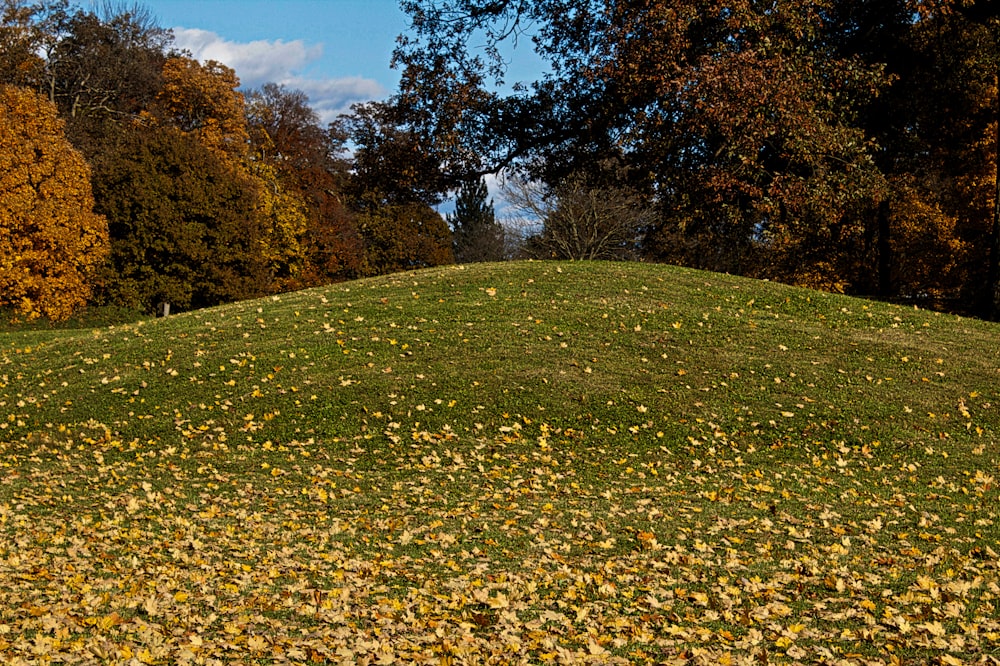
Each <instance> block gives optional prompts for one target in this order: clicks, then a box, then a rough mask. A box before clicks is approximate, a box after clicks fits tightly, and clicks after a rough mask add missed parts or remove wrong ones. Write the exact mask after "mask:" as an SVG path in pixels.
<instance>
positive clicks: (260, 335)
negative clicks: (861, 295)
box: [0, 263, 1000, 663]
mask: <svg viewBox="0 0 1000 666" xmlns="http://www.w3.org/2000/svg"><path fill="white" fill-rule="evenodd" d="M998 440H1000V327H998V326H996V325H995V324H989V323H984V322H978V321H974V320H968V319H962V318H958V317H954V316H949V315H943V314H938V313H933V312H927V311H921V310H916V309H912V308H905V307H898V306H891V305H886V304H880V303H870V302H866V301H861V300H855V299H850V298H845V297H840V296H835V295H829V294H822V293H817V292H812V291H806V290H801V289H794V288H789V287H786V286H781V285H776V284H769V283H761V282H753V281H748V280H743V279H739V278H733V277H728V276H722V275H715V274H707V273H701V272H696V271H690V270H683V269H678V268H672V267H665V266H654V265H642V264H580V263H574V264H567V263H514V264H500V265H478V266H468V267H448V268H442V269H434V270H428V271H421V272H416V273H408V274H401V275H393V276H386V277H381V278H376V279H370V280H364V281H359V282H354V283H348V284H341V285H334V286H331V287H327V288H323V289H314V290H309V291H304V292H299V293H295V294H288V295H283V296H280V297H273V298H269V299H265V300H260V301H251V302H244V303H239V304H234V305H230V306H225V307H221V308H215V309H211V310H205V311H199V312H192V313H188V314H183V315H179V316H176V317H171V318H167V319H160V320H150V321H141V322H136V323H134V324H126V325H120V326H114V327H108V328H101V329H89V330H58V331H54V330H35V331H21V332H7V333H0V442H2V443H0V465H2V469H0V475H2V476H0V478H2V484H0V536H2V537H3V538H2V539H0V578H2V579H4V580H8V581H11V582H10V583H9V584H8V585H6V587H5V588H4V589H3V590H2V591H0V658H2V659H3V660H4V661H5V662H7V663H16V662H15V660H16V659H18V658H20V659H23V660H26V661H28V662H30V661H32V660H34V659H40V658H42V657H43V656H45V655H48V656H52V655H64V656H65V655H71V654H75V655H81V654H82V655H88V654H89V655H90V657H87V658H88V659H91V660H93V661H98V662H106V663H129V662H130V660H132V659H138V660H139V662H141V663H178V662H181V663H183V662H191V663H209V662H207V661H205V660H207V659H213V658H214V659H222V660H224V661H229V660H233V659H237V658H238V659H240V660H242V661H243V662H244V663H286V662H289V661H290V662H299V663H302V662H308V661H310V660H312V661H317V660H318V661H323V660H328V661H330V662H336V661H337V660H338V659H342V660H344V661H346V662H353V661H358V660H361V661H363V660H364V659H365V658H370V659H371V661H372V662H377V661H378V660H379V659H382V660H383V661H384V662H385V663H389V662H390V661H391V660H392V659H396V660H403V661H412V660H418V659H424V658H427V659H433V660H438V659H441V658H445V659H446V660H447V659H448V658H453V659H454V660H455V661H456V663H465V662H470V663H505V662H521V661H525V662H531V663H545V662H550V661H563V662H565V661H574V660H576V661H594V662H600V663H606V662H608V661H615V660H618V661H622V662H633V663H646V662H649V663H661V662H664V661H667V662H669V661H671V660H678V661H679V662H680V663H685V660H690V659H695V660H698V659H704V660H707V661H708V662H712V663H725V662H726V661H727V660H729V661H730V662H731V663H741V662H743V661H747V660H754V659H756V660H761V659H770V660H772V661H777V662H781V661H787V662H795V661H801V662H817V663H832V662H834V661H836V660H838V659H840V660H847V662H846V663H862V662H863V661H865V662H872V663H896V662H894V661H893V660H894V659H896V660H901V661H902V662H904V663H906V662H913V663H927V662H929V661H930V660H932V659H939V660H943V661H942V663H951V662H948V661H947V660H948V659H956V660H958V661H972V662H975V661H977V660H980V659H984V658H985V657H986V655H988V654H993V653H996V652H997V651H998V650H1000V622H998V621H997V620H996V619H995V618H996V616H997V615H998V610H997V604H998V601H1000V600H998V595H1000V576H998V566H1000V565H998V561H997V560H998V555H997V551H1000V527H998V525H997V520H998V512H1000V508H998V500H1000V497H998V491H997V487H996V482H995V476H996V475H997V473H998V472H1000V469H998V466H1000V445H998V443H997V442H998ZM199 659H200V660H202V661H201V662H198V660H199Z"/></svg>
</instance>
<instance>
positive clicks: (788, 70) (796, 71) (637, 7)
mask: <svg viewBox="0 0 1000 666" xmlns="http://www.w3.org/2000/svg"><path fill="white" fill-rule="evenodd" d="M402 4H403V7H404V9H405V10H406V11H407V13H408V14H409V16H410V20H411V28H410V30H409V32H408V33H407V34H405V35H404V36H403V38H402V39H401V41H400V44H399V47H398V49H397V51H396V54H395V62H396V64H397V65H398V66H399V67H400V68H401V69H402V80H401V84H400V89H399V92H398V93H397V94H396V96H395V97H394V98H393V99H392V100H391V102H390V103H389V104H388V105H387V106H389V107H391V108H392V114H391V115H393V116H394V117H396V118H399V119H402V122H400V123H399V125H398V127H397V131H399V132H402V133H405V134H406V135H407V136H409V137H411V139H410V140H411V141H415V142H417V143H418V144H419V145H421V146H422V153H424V154H427V155H433V156H434V159H435V160H436V162H437V163H438V164H440V165H441V166H442V169H443V172H444V175H443V178H442V182H443V183H445V184H450V183H455V182H460V181H461V180H462V179H465V178H468V177H469V176H470V174H471V175H476V174H482V173H490V172H493V171H496V170H498V169H508V170H517V171H521V172H523V173H525V174H526V175H527V177H528V178H529V179H533V180H538V181H540V182H542V183H545V184H546V185H548V186H550V187H553V188H555V187H558V186H559V185H560V184H561V183H563V182H565V181H566V180H567V178H568V177H569V176H570V175H571V174H580V173H590V174H592V175H593V174H599V173H600V171H601V168H602V167H601V165H602V164H605V163H607V162H608V161H609V160H613V161H616V162H618V163H620V164H623V165H625V166H626V167H627V168H626V169H624V170H623V172H622V173H624V174H627V178H626V180H625V181H623V182H621V183H619V185H621V186H624V187H627V188H629V189H631V190H632V191H636V192H640V193H644V196H645V197H646V199H647V201H648V202H649V203H651V204H653V205H655V206H656V208H657V210H658V214H657V219H656V221H655V223H654V224H652V225H651V226H650V227H649V228H647V229H646V230H645V236H644V239H643V253H644V255H645V256H646V257H647V258H651V259H659V260H665V261H674V262H679V263H684V264H689V265H693V266H697V267H701V268H708V269H713V270H725V271H730V272H736V273H743V274H747V275H756V276H760V277H768V278H772V279H783V280H787V281H790V282H794V283H799V284H805V285H809V286H815V287H821V288H826V289H833V290H839V291H846V292H851V293H870V294H878V295H881V296H884V297H896V298H900V297H907V298H931V299H933V298H942V299H948V300H950V301H951V302H953V304H956V305H958V304H960V303H964V304H965V305H964V306H962V305H959V307H968V306H970V304H971V303H972V302H973V301H980V302H987V303H995V298H996V279H997V278H996V275H995V274H993V273H989V271H987V270H986V267H988V266H990V267H993V266H996V261H997V259H996V255H997V251H996V250H992V249H990V248H991V247H992V244H991V243H992V241H993V240H994V239H996V237H997V233H998V232H997V222H996V220H995V218H994V215H993V212H992V211H993V209H994V201H995V199H996V197H995V190H996V187H995V182H996V140H995V138H994V130H993V127H995V125H996V116H997V113H996V101H995V100H996V97H997V94H996V70H997V48H996V43H997V8H996V7H995V6H994V5H995V3H988V2H985V1H983V0H979V1H977V2H972V1H970V2H962V3H957V2H950V1H949V0H935V1H931V0H927V1H922V0H881V1H879V2H860V1H858V0H809V1H807V2H777V3H770V2H768V3H761V2H754V1H753V0H740V1H738V2H717V1H707V2H706V1H703V0H644V1H643V2H612V1H610V0H585V1H583V2H566V1H565V0H539V1H538V2H523V1H520V0H501V1H500V2H494V1H493V0H445V1H440V0H435V1H430V0H407V1H405V2H403V3H402ZM515 45H516V46H517V47H520V48H524V47H525V45H530V47H532V48H533V49H534V50H535V51H536V52H537V54H538V55H539V56H540V57H541V58H542V59H543V60H544V61H545V63H546V65H547V67H548V71H547V72H546V73H545V74H544V75H543V76H541V77H539V78H538V79H537V80H535V81H528V82H522V84H521V85H516V86H513V87H506V88H505V87H503V86H499V85H497V83H498V82H503V79H504V77H505V76H506V73H507V72H506V63H507V58H508V55H507V54H508V52H509V49H511V48H514V47H515ZM386 113H387V115H390V114H388V112H386ZM990 270H995V269H992V268H991V269H990ZM988 274H989V275H988ZM990 275H991V276H992V277H990ZM973 292H978V293H979V295H978V296H977V295H974V294H973ZM988 309H990V308H987V310H988Z"/></svg>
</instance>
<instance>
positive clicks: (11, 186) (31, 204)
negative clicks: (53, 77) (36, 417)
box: [0, 85, 108, 319]
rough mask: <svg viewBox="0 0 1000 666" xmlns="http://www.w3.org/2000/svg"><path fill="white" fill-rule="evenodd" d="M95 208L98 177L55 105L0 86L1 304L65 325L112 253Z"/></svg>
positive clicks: (32, 94) (24, 91) (21, 90)
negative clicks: (92, 177) (93, 188)
mask: <svg viewBox="0 0 1000 666" xmlns="http://www.w3.org/2000/svg"><path fill="white" fill-rule="evenodd" d="M93 208H94V198H93V194H92V192H91V187H90V170H89V168H88V166H87V163H86V162H85V161H84V159H83V157H82V156H81V155H80V153H78V152H77V151H76V150H75V149H73V147H72V146H71V145H70V143H69V141H68V140H67V139H66V137H65V134H64V125H63V122H62V121H61V120H60V119H59V118H58V116H57V112H56V108H55V106H54V105H53V104H52V103H50V102H49V101H48V100H46V99H45V98H43V97H41V96H40V95H38V94H37V93H35V92H33V91H31V90H28V89H25V88H19V87H16V86H9V85H7V86H0V305H6V306H13V307H14V309H15V311H16V312H18V313H19V314H20V315H23V316H25V317H28V318H36V317H39V316H46V317H49V318H51V319H65V318H66V317H68V316H69V315H70V314H71V313H72V312H73V310H74V309H75V308H76V307H78V306H80V305H82V304H84V303H85V302H86V300H87V298H88V297H89V296H90V293H91V282H90V279H91V276H92V274H93V272H94V270H95V268H96V267H97V266H98V265H99V264H100V263H101V262H102V261H103V259H104V257H105V256H106V254H107V252H108V225H107V221H106V220H105V218H104V217H102V216H100V215H96V214H95V213H94V212H93Z"/></svg>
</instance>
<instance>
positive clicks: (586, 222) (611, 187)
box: [506, 174, 655, 260]
mask: <svg viewBox="0 0 1000 666" xmlns="http://www.w3.org/2000/svg"><path fill="white" fill-rule="evenodd" d="M506 195H507V199H508V200H509V201H510V202H511V205H512V206H513V207H514V208H515V209H517V210H519V211H520V214H521V215H522V216H523V218H524V219H527V220H535V221H538V222H539V223H540V224H541V227H542V228H541V231H540V232H539V233H538V234H537V235H535V236H533V237H531V238H529V240H528V243H527V245H528V247H529V249H530V254H532V255H534V256H535V257H536V258H542V259H570V260H599V259H606V260H625V259H636V258H638V257H639V255H640V253H641V247H642V240H643V236H644V234H645V233H646V228H647V227H648V225H649V224H651V223H652V222H653V220H654V219H655V215H654V210H653V209H652V208H651V207H650V206H649V205H648V204H647V202H646V201H645V199H644V197H642V196H640V195H638V194H636V193H635V192H634V191H632V190H630V189H629V188H628V187H626V186H623V185H616V184H613V183H603V184H601V183H594V182H591V181H589V180H588V178H587V176H586V175H585V174H574V175H572V176H571V177H569V178H567V179H566V180H565V181H564V182H562V183H561V184H559V185H558V186H556V187H555V188H547V187H546V186H544V185H543V184H542V183H539V182H537V181H534V182H529V181H526V180H523V179H514V180H512V181H511V182H510V183H509V184H508V187H507V190H506Z"/></svg>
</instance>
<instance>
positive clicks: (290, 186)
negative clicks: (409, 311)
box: [0, 0, 454, 319]
mask: <svg viewBox="0 0 1000 666" xmlns="http://www.w3.org/2000/svg"><path fill="white" fill-rule="evenodd" d="M0 11H2V15H0V19H2V23H0V307H7V308H8V309H13V310H14V311H15V312H16V313H17V314H18V315H19V316H26V317H29V318H31V317H37V316H45V317H50V318H53V319H61V318H65V317H67V316H69V315H70V314H71V313H72V312H73V311H74V309H75V308H77V307H79V306H81V305H83V304H86V303H96V304H114V305H119V306H125V307H129V308H135V309H140V310H144V311H147V312H152V311H153V310H154V309H155V308H156V306H157V304H158V303H161V302H168V303H170V304H171V305H172V306H173V307H174V308H178V309H187V308H197V307H204V306H210V305H215V304H219V303H223V302H227V301H234V300H239V299H244V298H251V297H256V296H263V295H267V294H272V293H276V292H280V291H286V290H291V289H298V288H304V287H309V286H313V285H318V284H323V283H327V282H331V281H338V280H345V279H351V278H356V277H361V276H366V275H373V274H378V273H385V272H391V271H397V270H405V269H410V268H417V267H422V266H432V265H437V264H442V263H448V262H451V261H453V259H454V256H453V248H452V236H451V232H450V230H449V228H448V225H447V224H446V223H445V221H444V220H443V219H442V218H441V216H440V215H439V214H438V213H437V212H436V211H435V210H434V209H433V208H432V207H431V204H432V203H435V202H436V201H437V199H435V198H433V197H428V196H426V193H425V192H424V191H423V190H422V189H421V188H419V187H417V186H416V185H415V184H413V183H411V182H410V181H408V180H407V179H408V178H410V177H412V174H411V173H409V171H408V170H407V167H406V166H405V161H404V162H403V163H402V165H403V166H402V167H401V168H400V169H399V170H398V172H397V170H396V169H395V166H394V165H393V162H392V159H393V158H394V157H395V155H394V154H393V151H399V150H402V151H406V150H409V149H410V148H411V146H395V144H392V142H390V144H392V145H386V146H384V147H378V146H371V147H368V149H367V150H366V153H365V154H366V157H364V158H360V159H357V160H356V159H355V157H354V156H352V155H351V154H350V153H349V151H348V150H347V148H348V145H349V141H350V137H351V135H352V134H355V135H358V136H364V131H365V130H366V126H365V125H364V123H361V122H356V121H353V120H350V119H344V120H342V121H340V122H337V123H334V124H332V125H329V126H325V127H324V126H323V125H322V124H321V122H320V120H319V118H318V116H317V115H316V113H315V112H314V111H313V110H312V109H311V108H310V106H309V101H308V98H307V97H306V96H305V95H304V94H303V93H301V92H299V91H295V90H288V89H286V88H284V87H282V86H279V85H275V84H266V85H264V86H262V87H261V88H260V89H256V90H249V91H245V90H241V89H240V84H239V81H238V79H237V77H236V75H235V73H234V72H233V70H231V69H229V68H228V67H225V66H224V65H222V64H220V63H217V62H205V63H199V62H197V61H196V60H194V59H192V58H191V57H190V55H189V54H186V53H184V52H181V51H179V50H178V49H176V48H175V47H174V46H173V42H172V35H171V33H170V32H169V31H168V30H165V29H163V28H161V27H160V26H158V25H157V24H156V22H155V20H154V19H153V18H152V16H151V14H150V13H149V12H148V10H146V9H145V8H143V7H142V6H140V5H136V6H130V7H125V6H122V5H114V4H105V5H103V6H100V7H98V8H96V9H95V8H94V5H93V4H91V5H90V8H89V9H81V8H79V7H76V6H74V5H72V4H70V3H69V2H68V0H44V1H42V2H28V1H26V0H2V2H0ZM363 148H364V147H363ZM376 152H378V155H376V154H375V153H376ZM355 162H357V164H358V165H362V164H363V165H365V166H363V167H362V168H356V164H355Z"/></svg>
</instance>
